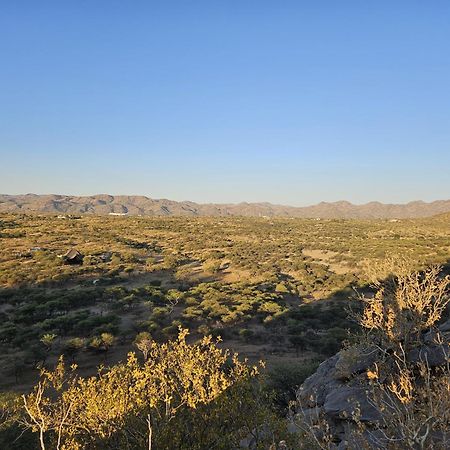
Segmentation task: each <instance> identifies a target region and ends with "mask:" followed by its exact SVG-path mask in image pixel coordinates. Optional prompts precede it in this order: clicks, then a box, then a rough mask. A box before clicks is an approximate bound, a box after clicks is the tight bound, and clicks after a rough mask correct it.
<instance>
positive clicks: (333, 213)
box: [0, 194, 450, 219]
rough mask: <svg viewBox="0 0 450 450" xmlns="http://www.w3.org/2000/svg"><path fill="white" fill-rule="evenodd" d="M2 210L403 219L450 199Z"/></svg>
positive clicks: (110, 199) (80, 204)
mask: <svg viewBox="0 0 450 450" xmlns="http://www.w3.org/2000/svg"><path fill="white" fill-rule="evenodd" d="M0 212H39V213H50V214H98V215H106V214H111V213H115V214H126V215H144V216H249V217H251V216H254V217H258V216H259V217H261V216H267V217H304V218H332V219H337V218H341V219H353V218H355V219H357V218H359V219H370V218H377V219H405V218H417V217H429V216H433V215H436V214H443V213H447V212H450V200H438V201H435V202H431V203H425V202H422V201H415V202H410V203H407V204H384V203H379V202H370V203H366V204H364V205H353V204H352V203H349V202H346V201H339V202H334V203H326V202H322V203H319V204H317V205H313V206H306V207H294V206H282V205H273V204H271V203H239V204H214V203H208V204H199V203H194V202H189V201H185V202H176V201H172V200H166V199H152V198H149V197H145V196H140V195H131V196H130V195H116V196H113V195H106V194H100V195H93V196H89V197H77V196H71V195H37V194H26V195H0Z"/></svg>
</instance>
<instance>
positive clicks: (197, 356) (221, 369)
mask: <svg viewBox="0 0 450 450" xmlns="http://www.w3.org/2000/svg"><path fill="white" fill-rule="evenodd" d="M187 334H188V332H187V330H185V329H180V332H179V335H178V338H177V339H176V340H174V341H170V342H167V343H164V344H158V343H156V342H151V344H150V346H149V348H148V349H147V352H148V353H147V355H146V356H147V357H146V360H145V362H144V363H141V362H139V360H138V358H137V357H136V355H135V354H134V353H130V354H129V355H128V359H127V361H126V362H125V363H122V364H118V365H115V366H112V367H111V368H109V369H104V368H101V369H100V370H99V372H98V374H97V376H94V377H90V378H82V377H79V376H77V373H76V366H74V365H73V366H71V367H70V368H67V367H66V365H65V363H64V361H63V359H62V358H60V360H59V362H58V365H57V366H56V368H55V369H54V370H53V371H48V370H45V369H43V370H42V372H41V379H40V381H39V383H38V384H37V385H36V386H35V388H34V390H33V392H31V393H30V394H28V395H24V396H23V397H22V401H23V407H24V409H25V414H24V415H23V416H22V419H21V420H22V424H23V425H24V426H25V427H27V428H31V429H32V430H33V431H35V432H37V433H38V434H39V442H40V446H41V449H42V450H44V449H47V448H52V449H53V448H56V449H57V450H60V449H61V450H78V449H89V448H92V449H94V448H95V449H99V448H116V449H119V448H120V449H128V448H130V449H131V448H133V449H135V448H148V449H151V448H152V446H153V448H157V449H171V448H190V449H195V448H199V449H201V448H210V447H211V446H212V445H211V443H214V447H215V448H223V449H225V448H230V443H229V442H226V441H227V440H229V439H232V438H236V439H241V438H243V437H245V435H247V434H249V433H252V432H253V433H254V432H255V430H256V432H257V431H258V427H259V426H261V424H262V423H263V422H264V423H263V425H264V427H266V428H267V427H269V428H270V429H272V430H275V429H276V430H277V432H278V431H279V432H280V433H281V432H282V430H281V429H282V425H281V422H279V421H278V419H277V418H276V416H275V415H274V414H273V412H272V411H271V410H270V407H269V406H268V403H264V401H263V402H262V403H261V404H258V402H260V401H261V398H262V397H255V396H254V395H253V394H252V388H251V387H250V386H251V385H252V380H254V379H255V377H256V376H257V375H258V368H257V367H256V366H248V365H247V364H246V362H241V361H239V360H238V357H237V355H236V354H234V355H230V354H229V351H228V350H221V349H219V348H218V347H217V345H216V343H217V342H213V340H212V338H211V336H208V337H204V338H203V339H202V340H201V341H200V342H199V343H196V344H192V345H189V344H188V343H187V342H186V336H187ZM230 400H232V401H233V402H234V403H235V404H236V405H238V404H239V402H247V403H248V405H249V406H250V407H252V408H254V409H253V411H252V414H247V415H246V416H243V415H242V410H239V408H236V407H234V409H233V408H230ZM241 409H245V408H241ZM258 414H259V417H258ZM211 417H215V419H216V422H212V421H211V420H210V418H211ZM220 417H222V420H220ZM258 420H259V422H258ZM269 422H270V423H269ZM219 430H220V431H219ZM274 433H276V432H275V431H273V432H272V434H270V433H269V434H267V433H266V435H265V441H264V439H260V442H261V445H266V444H267V442H266V441H267V437H269V438H270V439H269V440H274V439H275V434H274ZM188 437H189V439H188ZM260 437H261V436H260ZM263 441H264V442H265V443H264V444H263ZM187 442H190V443H189V444H187ZM269 445H270V443H269Z"/></svg>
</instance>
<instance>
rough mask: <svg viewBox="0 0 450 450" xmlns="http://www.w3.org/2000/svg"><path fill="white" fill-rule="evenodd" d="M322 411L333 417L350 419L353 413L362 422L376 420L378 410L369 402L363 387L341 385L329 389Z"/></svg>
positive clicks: (378, 416) (379, 415) (378, 417)
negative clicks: (331, 389)
mask: <svg viewBox="0 0 450 450" xmlns="http://www.w3.org/2000/svg"><path fill="white" fill-rule="evenodd" d="M324 411H325V413H326V414H327V415H329V416H330V417H333V418H335V419H347V420H351V418H352V416H353V415H354V414H355V415H356V416H357V418H358V419H359V420H361V421H362V422H376V421H378V420H380V419H381V414H380V412H379V411H378V410H377V409H376V408H375V407H374V406H373V405H372V404H371V403H370V402H369V398H368V393H367V391H366V390H365V389H364V388H363V387H352V386H341V387H340V388H337V389H335V390H333V391H331V392H330V393H329V394H328V395H327V397H326V399H325V403H324Z"/></svg>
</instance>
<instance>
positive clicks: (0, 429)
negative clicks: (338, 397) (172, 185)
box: [0, 214, 450, 449]
mask: <svg viewBox="0 0 450 450" xmlns="http://www.w3.org/2000/svg"><path fill="white" fill-rule="evenodd" d="M71 248H76V249H77V250H79V251H80V252H81V254H82V255H84V258H83V262H82V264H74V265H70V264H65V261H64V258H63V257H62V255H64V254H65V252H66V251H67V250H68V249H71ZM390 255H402V256H403V257H404V258H406V259H408V260H409V261H412V262H411V263H410V264H409V265H408V267H404V266H403V265H402V264H401V263H398V262H396V263H395V264H392V265H391V266H389V267H387V266H386V265H384V267H385V273H383V271H381V270H378V269H377V270H375V268H377V267H378V266H379V261H383V260H385V259H386V258H388V257H389V256H390ZM449 260H450V216H449V215H444V216H439V217H435V218H430V219H416V220H401V221H388V220H370V221H369V220H366V221H363V220H310V219H267V218H238V217H233V218H177V217H167V218H144V217H92V216H91V217H86V216H82V217H70V216H67V217H64V218H57V217H55V216H36V215H35V216H31V215H29V216H28V215H14V214H4V215H2V216H0V286H1V287H0V317H1V319H2V320H1V322H0V350H1V352H0V363H1V364H0V367H1V369H0V370H1V378H0V389H1V390H2V391H3V394H2V397H1V405H2V406H1V408H2V411H3V416H2V418H1V419H0V420H1V425H0V447H1V448H3V447H5V445H6V444H5V443H7V445H8V446H7V447H5V448H39V447H41V448H60V449H78V448H117V449H118V448H130V449H131V448H150V446H151V445H152V446H153V448H156V449H172V448H174V449H175V448H180V449H181V448H186V449H188V448H189V449H196V448H198V449H209V448H217V449H232V448H239V446H240V445H247V446H250V447H251V448H264V449H268V448H269V447H270V446H272V447H270V448H272V449H276V448H292V449H295V448H314V446H316V447H318V448H332V445H334V440H335V438H334V436H333V435H332V433H327V432H326V430H327V429H329V425H327V422H326V418H323V417H320V418H319V419H320V420H318V422H317V423H314V424H312V425H311V424H310V425H311V426H305V423H306V422H305V421H303V422H301V421H300V418H301V417H300V416H301V415H300V414H299V413H298V411H297V412H295V413H294V416H295V417H294V419H293V420H292V421H291V424H290V425H291V429H290V431H288V424H289V423H288V421H287V420H286V416H287V414H288V410H289V409H290V410H291V411H293V410H295V409H296V406H295V405H297V409H298V408H299V405H300V403H301V401H300V400H299V399H298V398H297V397H298V396H296V390H297V388H298V386H299V385H300V384H301V383H302V382H303V381H304V380H305V378H306V377H307V376H309V375H310V374H312V373H313V372H314V370H315V369H316V368H317V366H318V364H319V363H320V362H321V361H323V360H325V359H326V358H327V357H330V356H333V355H334V354H335V353H336V352H338V351H339V350H340V349H341V348H342V345H344V346H345V350H343V353H342V354H343V355H344V354H345V355H347V357H348V358H350V356H349V355H353V356H351V357H352V358H358V356H357V355H358V353H357V352H358V351H362V347H364V350H365V349H367V348H376V351H377V355H379V356H380V357H379V358H378V363H377V365H370V367H368V368H367V371H366V372H367V374H369V375H367V376H366V378H367V379H370V380H371V383H372V384H371V386H372V387H373V388H374V392H375V394H374V396H373V399H372V401H373V402H377V401H382V402H384V403H383V405H384V407H385V409H387V410H388V413H389V414H392V418H391V419H389V420H387V421H386V424H384V425H383V426H378V428H376V430H378V431H379V430H382V431H383V433H384V434H385V435H386V439H385V441H383V442H384V444H383V445H385V447H384V448H416V447H415V446H418V447H417V448H433V447H432V446H433V445H435V446H436V445H437V444H436V441H435V440H434V439H435V438H434V437H433V436H435V432H436V433H441V435H442V433H444V434H445V433H448V419H449V418H448V417H447V416H446V415H445V414H446V413H445V412H443V411H444V410H445V408H446V406H448V402H447V403H442V402H440V403H439V401H438V398H439V399H440V400H443V401H444V402H445V400H448V399H449V391H448V380H449V378H448V366H447V369H445V367H443V368H442V367H439V368H430V367H429V365H428V366H427V365H426V364H425V363H424V361H422V360H420V361H419V360H416V361H415V362H414V364H413V363H411V361H407V360H406V359H405V358H404V355H407V354H408V352H411V351H413V350H414V349H417V348H418V346H419V345H420V343H421V340H422V339H423V335H424V333H426V332H429V330H430V329H433V327H434V326H436V325H437V324H439V323H441V322H442V321H443V320H445V319H446V318H447V317H448V312H447V309H448V308H447V305H446V302H447V299H448V292H447V285H446V284H445V281H443V280H445V278H443V277H444V275H445V272H446V271H447V270H448V266H446V264H448V261H449ZM432 264H441V265H443V268H440V269H439V270H438V269H436V268H434V269H431V270H430V271H428V272H418V271H419V270H422V269H424V268H426V267H427V266H429V265H432ZM386 267H387V269H386ZM355 292H358V293H359V297H361V298H362V299H363V300H362V301H361V298H359V299H358V295H355ZM349 309H350V310H352V311H353V312H352V313H350V314H349ZM187 330H189V334H187ZM439 336H440V337H439ZM436 339H442V336H441V335H439V333H438V332H436ZM436 345H437V344H436ZM439 345H442V346H444V347H445V346H446V345H447V347H446V348H448V343H446V342H440V344H439ZM130 352H131V353H130ZM234 352H238V353H239V355H240V357H239V358H238V357H237V356H233V354H234ZM355 352H356V353H355ZM60 355H62V356H60ZM355 355H356V356H355ZM392 355H395V359H394V362H392V359H391V356H392ZM245 357H246V358H247V360H246V361H244V359H243V358H245ZM260 360H263V361H264V363H263V364H262V365H261V363H260V362H259V361H260ZM380 361H381V362H380ZM383 361H384V362H385V364H383V363H382V362H383ZM420 364H422V367H420ZM423 364H425V365H423ZM99 365H102V368H100V369H99V370H98V369H97V367H98V366H99ZM263 366H265V367H263ZM37 368H39V369H40V370H38V369H37ZM366 372H365V373H366ZM39 373H40V374H41V375H40V376H39ZM417 374H418V375H417ZM380 393H381V394H380ZM436 393H438V398H437V397H436ZM383 395H384V397H383ZM386 396H388V397H386ZM386 398H388V400H386ZM386 405H390V408H389V407H388V406H386ZM380 408H381V406H380ZM300 409H301V408H300ZM447 414H448V408H447ZM436 416H439V417H436ZM386 417H390V416H388V415H386ZM430 417H431V418H430ZM354 419H355V423H357V424H358V425H359V433H360V434H359V435H360V436H363V438H364V439H366V435H365V434H364V433H365V432H366V431H367V430H366V429H365V428H364V427H365V425H364V421H362V420H359V418H358V414H355V415H354ZM299 421H300V422H301V423H300V424H299ZM388 422H389V423H390V424H394V423H395V424H396V427H394V428H393V429H390V428H389V427H388ZM415 423H416V425H417V424H418V423H419V424H420V423H425V424H428V429H427V430H428V432H427V433H426V435H425V431H424V429H422V428H421V427H420V426H416V425H414V424H415ZM402 424H403V425H404V427H403V428H402V426H403V425H402ZM306 425H308V424H307V423H306ZM292 427H294V428H295V429H296V432H295V433H292ZM314 427H316V430H317V429H319V430H321V433H319V435H318V434H317V433H316V432H314ZM317 427H319V428H317ZM327 427H328V428H327ZM414 427H415V428H414ZM395 429H397V430H398V429H400V430H402V433H403V435H402V440H400V441H399V440H398V435H397V434H395ZM311 430H313V431H311ZM370 432H372V433H373V432H374V430H370ZM433 433H434V434H433ZM424 436H425V437H424ZM355 439H356V438H355ZM366 440H367V439H366ZM441 441H442V439H441ZM441 441H440V442H441ZM280 442H281V443H280ZM405 443H407V445H409V447H408V446H405V445H404V444H405ZM355 445H357V444H355ZM358 445H359V444H358ZM396 445H397V446H396ZM401 445H403V447H402V446H401ZM420 445H422V447H420ZM252 446H253V447H252ZM351 448H363V447H357V446H356V447H351ZM436 448H439V447H436ZM443 448H445V447H443Z"/></svg>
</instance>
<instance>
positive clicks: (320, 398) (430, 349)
mask: <svg viewBox="0 0 450 450" xmlns="http://www.w3.org/2000/svg"><path fill="white" fill-rule="evenodd" d="M439 330H440V336H441V338H443V340H444V342H443V345H437V344H436V343H435V342H433V340H432V339H431V338H430V336H425V339H424V344H423V345H422V346H420V347H418V348H414V349H413V350H411V351H410V352H409V353H408V354H407V355H406V359H407V361H408V363H410V364H415V363H418V362H425V363H427V364H428V366H429V367H430V368H431V369H432V370H433V369H434V368H436V367H437V366H445V365H446V364H447V363H449V362H450V353H449V342H450V321H447V322H446V323H444V324H443V325H441V327H439ZM379 360H381V354H380V352H379V350H377V349H375V348H373V349H367V350H366V351H364V352H362V353H359V352H357V351H355V352H353V353H352V351H349V350H345V351H341V352H339V353H338V354H336V355H335V356H333V357H331V358H329V359H327V360H326V361H324V362H323V363H322V364H321V365H320V366H319V367H318V369H317V371H316V372H315V373H314V374H313V375H311V376H310V377H309V378H307V379H306V380H305V382H304V383H303V385H302V386H301V387H300V389H299V390H298V392H297V403H298V409H297V417H296V420H299V421H302V422H303V423H306V424H308V425H311V426H314V425H315V424H317V423H319V421H325V422H326V423H327V424H328V426H329V434H330V435H331V438H332V441H333V443H334V444H332V446H334V448H336V449H339V450H344V449H349V450H357V449H358V450H359V449H360V448H372V449H385V448H387V447H386V446H385V445H383V439H377V435H380V434H382V432H381V431H380V430H377V426H378V425H379V427H380V428H382V427H383V420H382V419H383V417H382V413H381V412H380V410H379V409H378V408H377V407H376V406H375V404H374V401H373V399H372V392H373V391H372V388H371V387H370V383H369V378H368V374H367V371H368V370H370V369H371V368H373V366H374V363H375V362H377V361H379ZM357 422H361V423H363V424H364V425H365V426H366V428H367V429H368V430H371V432H370V433H367V432H364V433H363V434H362V435H361V434H360V433H355V431H356V430H357V428H358V425H357ZM361 439H362V440H363V441H364V442H363V443H362V442H361ZM405 448H407V446H405ZM439 448H440V447H439Z"/></svg>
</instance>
